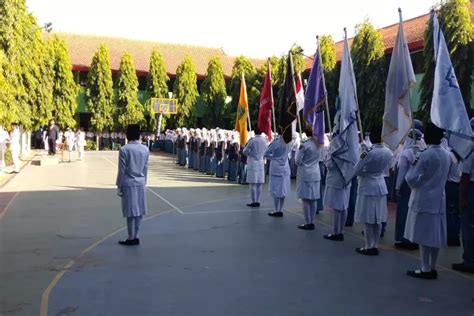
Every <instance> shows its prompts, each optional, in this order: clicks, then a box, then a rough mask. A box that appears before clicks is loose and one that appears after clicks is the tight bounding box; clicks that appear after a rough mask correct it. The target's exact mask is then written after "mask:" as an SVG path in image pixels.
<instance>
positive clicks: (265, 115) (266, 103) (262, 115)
mask: <svg viewBox="0 0 474 316" xmlns="http://www.w3.org/2000/svg"><path fill="white" fill-rule="evenodd" d="M272 110H273V92H272V79H271V74H270V64H268V65H267V74H266V75H265V81H264V82H263V89H262V92H261V93H260V108H259V110H258V122H257V127H258V129H259V130H260V131H261V132H263V133H265V134H266V135H267V136H268V140H269V141H271V140H272Z"/></svg>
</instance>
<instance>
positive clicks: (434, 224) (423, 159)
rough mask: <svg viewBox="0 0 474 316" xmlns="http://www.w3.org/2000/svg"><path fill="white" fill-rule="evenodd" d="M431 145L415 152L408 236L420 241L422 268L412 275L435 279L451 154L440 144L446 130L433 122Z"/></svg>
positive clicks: (409, 174) (410, 175) (428, 133)
mask: <svg viewBox="0 0 474 316" xmlns="http://www.w3.org/2000/svg"><path fill="white" fill-rule="evenodd" d="M425 130H426V133H425V141H426V144H427V145H428V148H426V149H425V150H423V151H421V152H418V153H416V158H415V161H414V162H413V164H412V166H411V167H410V169H409V170H408V172H407V175H406V181H407V183H408V185H409V186H410V188H411V196H410V205H409V209H408V215H407V222H406V226H405V234H404V235H405V238H406V239H408V240H410V241H411V242H413V243H417V244H419V245H420V257H421V268H420V269H417V270H408V271H407V274H408V275H409V276H411V277H415V278H421V279H436V278H437V277H438V272H437V271H436V262H437V259H438V253H439V248H441V247H446V244H447V243H446V200H445V199H446V196H445V193H444V187H445V185H446V181H447V180H448V173H449V169H450V167H451V163H452V162H451V157H450V156H449V154H448V153H447V152H446V150H444V149H443V148H441V146H440V142H441V138H442V137H443V130H442V129H440V128H438V127H436V126H435V125H433V124H428V125H427V126H426V129H425Z"/></svg>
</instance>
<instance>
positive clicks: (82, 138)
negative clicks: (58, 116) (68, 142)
mask: <svg viewBox="0 0 474 316" xmlns="http://www.w3.org/2000/svg"><path fill="white" fill-rule="evenodd" d="M76 142H77V147H76V149H77V152H78V153H79V158H78V160H82V159H84V146H86V133H84V129H83V128H79V129H78V130H77V133H76Z"/></svg>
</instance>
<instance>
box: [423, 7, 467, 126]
mask: <svg viewBox="0 0 474 316" xmlns="http://www.w3.org/2000/svg"><path fill="white" fill-rule="evenodd" d="M438 20H439V24H440V27H441V30H442V31H443V33H444V37H445V39H446V44H447V46H448V49H449V53H450V57H451V61H452V63H453V67H454V72H455V74H456V78H457V80H458V83H459V88H460V90H461V94H462V96H463V99H464V104H465V105H466V110H467V112H468V113H472V110H471V82H472V77H473V75H474V25H473V23H472V21H471V11H470V3H469V1H468V0H449V1H447V2H445V3H444V4H442V5H441V7H440V8H439V11H438ZM424 43H425V46H424V48H423V55H424V58H423V59H424V68H425V75H424V76H423V79H422V80H421V86H420V90H421V97H420V110H419V112H418V113H417V116H418V117H419V118H421V119H423V120H424V121H428V120H429V117H430V108H431V99H432V97H433V83H434V70H435V61H434V52H433V25H432V23H431V21H430V22H429V24H428V26H427V28H426V29H425V33H424Z"/></svg>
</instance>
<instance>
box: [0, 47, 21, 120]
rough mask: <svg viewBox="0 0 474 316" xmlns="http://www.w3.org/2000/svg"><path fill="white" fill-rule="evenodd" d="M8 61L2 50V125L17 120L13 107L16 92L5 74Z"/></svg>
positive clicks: (0, 60) (0, 101)
mask: <svg viewBox="0 0 474 316" xmlns="http://www.w3.org/2000/svg"><path fill="white" fill-rule="evenodd" d="M7 65H8V61H7V59H6V57H5V54H4V53H3V51H1V50H0V69H1V70H2V71H0V125H3V126H5V127H7V128H8V127H9V126H10V124H11V123H13V122H15V121H16V119H17V117H16V113H14V112H13V111H12V109H11V106H12V104H14V102H15V100H14V98H15V94H14V91H13V87H12V86H11V84H10V83H9V82H8V80H7V78H5V75H4V69H5V68H6V67H7Z"/></svg>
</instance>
